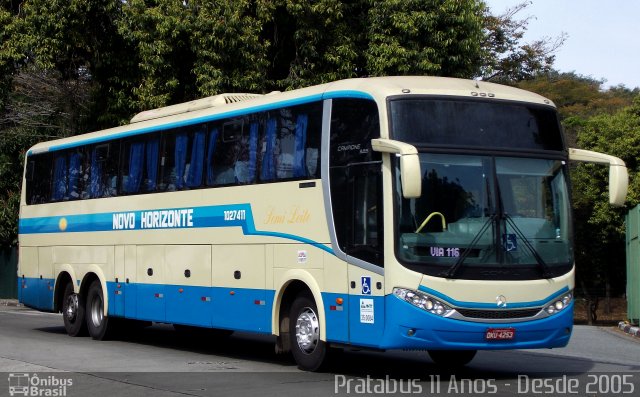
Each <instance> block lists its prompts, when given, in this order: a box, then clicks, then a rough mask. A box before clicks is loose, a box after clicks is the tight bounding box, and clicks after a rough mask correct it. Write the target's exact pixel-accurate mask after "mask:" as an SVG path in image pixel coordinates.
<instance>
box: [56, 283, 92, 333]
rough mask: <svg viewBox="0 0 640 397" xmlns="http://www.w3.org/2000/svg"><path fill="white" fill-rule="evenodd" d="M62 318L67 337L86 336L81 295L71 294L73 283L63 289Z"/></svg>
mask: <svg viewBox="0 0 640 397" xmlns="http://www.w3.org/2000/svg"><path fill="white" fill-rule="evenodd" d="M62 318H63V319H64V328H65V329H66V330H67V334H69V336H85V335H87V325H86V323H85V304H84V299H83V298H82V295H80V294H76V293H74V292H73V283H71V282H69V283H67V285H65V287H64V295H63V296H62Z"/></svg>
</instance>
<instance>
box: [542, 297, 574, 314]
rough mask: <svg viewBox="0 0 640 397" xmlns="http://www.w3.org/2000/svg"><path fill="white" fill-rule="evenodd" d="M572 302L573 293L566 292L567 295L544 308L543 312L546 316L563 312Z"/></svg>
mask: <svg viewBox="0 0 640 397" xmlns="http://www.w3.org/2000/svg"><path fill="white" fill-rule="evenodd" d="M572 300H573V293H572V292H568V293H566V294H564V295H563V296H562V298H559V299H557V300H555V301H553V302H551V303H550V304H548V305H547V306H546V307H545V308H544V310H545V311H546V312H547V313H548V314H556V313H558V312H561V311H562V310H564V309H565V308H566V307H567V306H569V303H571V301H572Z"/></svg>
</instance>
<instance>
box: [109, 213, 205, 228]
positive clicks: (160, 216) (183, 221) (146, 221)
mask: <svg viewBox="0 0 640 397" xmlns="http://www.w3.org/2000/svg"><path fill="white" fill-rule="evenodd" d="M138 215H139V216H140V222H139V223H138V220H137V218H138ZM138 224H139V225H140V226H139V228H140V229H163V228H182V227H193V208H186V209H170V210H154V211H141V212H140V213H139V214H138V213H135V212H118V213H115V214H113V230H133V229H136V225H138Z"/></svg>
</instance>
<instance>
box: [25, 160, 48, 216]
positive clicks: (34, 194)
mask: <svg viewBox="0 0 640 397" xmlns="http://www.w3.org/2000/svg"><path fill="white" fill-rule="evenodd" d="M51 171H52V168H51V155H50V154H49V153H42V154H37V155H32V156H29V161H28V163H27V175H26V184H27V189H26V190H27V204H43V203H46V202H47V201H49V197H50V196H51Z"/></svg>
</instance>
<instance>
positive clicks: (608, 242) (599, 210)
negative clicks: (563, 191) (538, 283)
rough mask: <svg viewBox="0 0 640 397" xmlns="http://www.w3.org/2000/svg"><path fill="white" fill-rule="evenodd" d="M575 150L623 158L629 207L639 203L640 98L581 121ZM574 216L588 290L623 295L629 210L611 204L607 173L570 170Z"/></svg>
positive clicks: (581, 272)
mask: <svg viewBox="0 0 640 397" xmlns="http://www.w3.org/2000/svg"><path fill="white" fill-rule="evenodd" d="M577 128H578V135H577V137H578V141H577V144H578V146H579V147H581V148H585V149H589V150H594V151H598V152H603V153H608V154H611V155H614V156H616V157H620V158H621V159H622V160H624V161H625V163H626V164H627V167H628V169H629V194H628V196H627V207H628V208H631V207H633V206H635V205H637V204H638V203H640V162H639V160H640V96H638V97H636V100H635V101H634V104H633V105H632V106H630V107H627V108H624V109H622V110H619V111H617V112H614V113H613V114H598V115H596V116H592V117H589V118H587V119H583V120H581V122H580V124H579V125H578V127H577ZM571 176H572V182H573V198H574V212H575V215H576V262H577V263H578V264H579V272H578V274H579V275H581V276H582V277H583V278H584V279H585V281H586V285H587V286H588V288H592V289H594V290H595V291H597V292H600V293H602V289H603V284H604V283H605V282H611V283H612V284H613V290H614V291H617V292H618V293H621V292H623V291H624V286H625V284H624V280H625V277H624V276H625V243H624V242H625V227H624V216H625V214H626V212H627V209H626V208H614V207H611V206H610V205H609V203H608V176H607V169H606V167H602V166H597V165H590V164H579V165H576V166H575V167H574V168H573V169H572V173H571Z"/></svg>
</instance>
